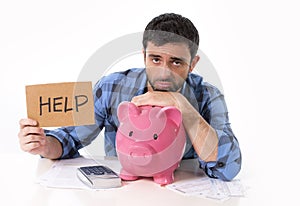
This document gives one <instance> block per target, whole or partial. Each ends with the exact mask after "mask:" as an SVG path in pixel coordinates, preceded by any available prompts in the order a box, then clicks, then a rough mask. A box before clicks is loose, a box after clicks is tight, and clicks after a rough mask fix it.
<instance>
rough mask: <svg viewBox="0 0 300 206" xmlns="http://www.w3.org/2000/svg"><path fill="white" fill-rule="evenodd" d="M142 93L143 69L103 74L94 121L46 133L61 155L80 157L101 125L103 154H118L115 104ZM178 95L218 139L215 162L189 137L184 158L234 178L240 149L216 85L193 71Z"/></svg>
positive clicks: (215, 173) (96, 93) (96, 94)
mask: <svg viewBox="0 0 300 206" xmlns="http://www.w3.org/2000/svg"><path fill="white" fill-rule="evenodd" d="M145 92H147V77H146V72H145V69H130V70H127V71H123V72H116V73H113V74H110V75H108V76H105V77H103V78H102V79H101V80H99V81H98V82H97V83H96V85H95V86H94V91H93V95H94V102H95V119H96V124H95V125H86V126H76V127H62V128H58V129H55V130H45V132H46V135H50V136H53V137H55V138H57V139H58V140H59V141H60V142H61V144H62V147H63V154H62V156H61V158H73V157H77V156H79V152H78V150H79V149H81V148H83V147H84V146H86V145H89V144H90V143H91V142H92V141H93V140H94V139H95V138H96V137H97V136H98V134H99V133H100V132H101V130H102V129H103V127H104V128H105V131H104V136H105V137H104V138H105V140H104V144H105V153H106V155H108V156H117V153H116V147H115V139H116V131H117V128H118V125H119V121H118V118H117V108H118V105H119V103H120V102H122V101H131V99H132V98H133V97H134V96H137V95H141V94H144V93H145ZM181 94H182V95H184V96H185V97H186V98H187V99H188V100H189V102H190V103H191V104H192V105H193V106H194V108H195V109H196V110H197V111H199V113H200V114H201V115H202V117H203V118H204V119H205V120H206V121H207V122H208V123H209V124H210V125H211V126H212V127H213V128H214V129H215V130H216V132H217V135H218V138H219V144H218V157H217V161H214V162H205V161H203V160H202V159H200V158H199V157H198V155H197V154H196V152H195V150H194V148H193V146H192V144H191V142H190V139H189V138H187V146H186V150H185V153H184V157H183V158H184V159H187V158H198V159H199V165H200V168H202V169H203V170H204V171H205V173H206V174H207V175H208V176H210V177H213V178H219V179H222V180H231V179H233V178H234V177H235V176H236V175H237V174H238V172H239V171H240V168H241V152H240V148H239V144H238V141H237V139H236V137H235V136H234V134H233V132H232V130H231V127H230V123H229V120H228V112H227V107H226V104H225V101H224V96H223V95H222V94H221V93H220V91H219V90H218V89H217V88H216V87H214V86H212V85H210V84H208V83H206V82H204V81H203V78H202V77H201V76H199V75H196V74H193V73H190V74H189V76H188V78H187V80H186V82H185V83H184V85H183V88H182V90H181Z"/></svg>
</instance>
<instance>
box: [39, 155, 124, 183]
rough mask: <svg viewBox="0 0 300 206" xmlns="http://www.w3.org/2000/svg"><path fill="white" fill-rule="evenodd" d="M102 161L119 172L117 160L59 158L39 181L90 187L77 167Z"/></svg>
mask: <svg viewBox="0 0 300 206" xmlns="http://www.w3.org/2000/svg"><path fill="white" fill-rule="evenodd" d="M101 163H102V164H103V165H106V166H109V167H111V168H112V169H113V170H114V171H115V172H117V173H118V172H119V168H118V165H116V164H114V163H115V161H113V160H109V161H105V160H94V159H87V158H83V157H79V158H75V159H65V160H57V161H56V162H55V163H54V164H53V165H52V166H51V168H50V169H49V170H48V171H47V172H46V173H45V174H43V175H41V176H40V177H38V179H37V181H38V183H39V184H41V185H44V186H47V187H55V188H73V189H90V188H89V187H88V186H86V185H85V184H84V183H82V182H81V181H80V179H79V178H78V177H77V168H78V167H82V166H92V165H98V164H101ZM104 163H108V164H104Z"/></svg>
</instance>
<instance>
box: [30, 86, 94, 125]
mask: <svg viewBox="0 0 300 206" xmlns="http://www.w3.org/2000/svg"><path fill="white" fill-rule="evenodd" d="M26 103H27V116H28V118H30V119H34V120H37V121H38V122H39V126H40V127H54V126H78V125H89V124H94V123H95V118H94V100H93V94H92V83H91V82H67V83H54V84H39V85H29V86H26Z"/></svg>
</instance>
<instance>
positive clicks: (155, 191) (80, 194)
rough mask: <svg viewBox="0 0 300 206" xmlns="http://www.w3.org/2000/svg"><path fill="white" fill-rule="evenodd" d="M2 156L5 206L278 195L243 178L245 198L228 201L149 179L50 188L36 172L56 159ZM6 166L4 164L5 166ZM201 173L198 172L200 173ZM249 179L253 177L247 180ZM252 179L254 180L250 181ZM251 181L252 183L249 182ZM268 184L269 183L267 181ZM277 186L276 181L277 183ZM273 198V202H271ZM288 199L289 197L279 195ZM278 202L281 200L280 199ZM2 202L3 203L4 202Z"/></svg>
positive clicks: (141, 204) (200, 201)
mask: <svg viewBox="0 0 300 206" xmlns="http://www.w3.org/2000/svg"><path fill="white" fill-rule="evenodd" d="M0 158H1V162H2V163H1V165H3V167H1V172H0V177H1V179H0V180H1V193H0V196H1V202H2V203H5V205H30V206H34V205H39V206H40V205H43V206H45V205H54V206H60V205H65V206H66V205H70V206H76V205H97V206H99V205H108V206H113V205H122V206H126V205H128V206H135V205H138V206H147V205H149V206H150V205H151V206H157V205H186V206H193V205H198V206H199V205H205V206H213V205H230V206H235V205H262V204H264V203H273V202H274V203H276V202H277V200H276V198H278V196H277V197H276V194H273V195H274V196H273V195H272V194H270V193H269V192H268V191H265V187H263V185H264V183H260V184H259V186H257V185H256V184H253V183H258V182H253V178H250V179H249V178H248V179H247V178H244V179H241V178H239V179H241V181H242V182H243V183H246V185H244V186H247V187H250V188H249V190H248V191H247V195H246V197H241V198H237V197H235V198H231V199H229V200H226V201H216V200H210V199H206V198H202V197H191V196H189V197H188V196H184V195H181V194H178V193H176V192H174V191H171V190H169V189H167V188H165V187H161V186H159V185H158V184H156V183H154V182H153V181H152V180H150V179H149V178H148V179H147V178H146V179H140V180H137V181H132V182H126V184H125V185H124V186H122V187H121V188H118V189H111V190H100V191H93V190H80V189H57V188H47V187H44V186H41V185H39V184H37V183H35V178H36V177H37V175H40V174H42V173H43V172H45V171H47V169H49V168H50V166H51V165H52V164H53V161H51V160H48V159H41V158H39V157H38V156H33V155H29V154H26V153H24V154H13V155H12V154H10V155H6V154H4V155H3V154H2V155H0ZM4 166H5V167H4ZM194 169H195V168H194V167H191V166H190V165H189V164H186V165H185V166H183V169H179V170H178V171H176V173H175V180H177V179H182V178H190V177H193V176H194V177H195V173H194ZM198 175H199V174H198ZM247 180H250V182H249V181H247ZM251 182H252V183H251ZM249 183H250V184H251V185H249ZM266 184H267V183H266ZM275 185H276V184H275ZM272 200H274V201H272ZM278 200H279V203H280V201H281V200H283V201H286V198H283V199H282V198H279V199H278ZM277 203H278V202H277ZM1 205H2V204H1Z"/></svg>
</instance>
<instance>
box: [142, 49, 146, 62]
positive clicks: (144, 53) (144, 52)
mask: <svg viewBox="0 0 300 206" xmlns="http://www.w3.org/2000/svg"><path fill="white" fill-rule="evenodd" d="M142 52H143V56H144V64H145V65H146V51H145V49H143V50H142Z"/></svg>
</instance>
